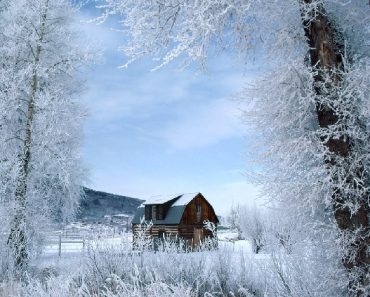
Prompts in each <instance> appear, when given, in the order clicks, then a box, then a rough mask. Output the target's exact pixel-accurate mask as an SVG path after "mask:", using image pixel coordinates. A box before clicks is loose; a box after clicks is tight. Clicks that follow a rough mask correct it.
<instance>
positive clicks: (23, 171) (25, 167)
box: [8, 0, 49, 275]
mask: <svg viewBox="0 0 370 297" xmlns="http://www.w3.org/2000/svg"><path fill="white" fill-rule="evenodd" d="M48 6H49V0H45V10H44V12H43V14H42V16H41V20H40V24H39V29H40V31H39V40H38V41H37V46H36V50H35V55H34V58H35V59H34V70H33V73H32V77H31V90H30V97H29V100H28V106H27V118H26V126H25V135H24V140H23V147H22V151H21V153H20V155H19V172H18V176H17V179H16V189H15V202H16V210H15V214H14V218H13V223H12V227H11V230H10V234H9V237H8V245H9V247H10V249H11V251H12V254H13V258H14V266H15V270H16V271H15V272H16V274H17V275H22V274H23V272H24V271H25V270H26V269H27V266H28V259H29V251H28V240H27V232H26V231H27V220H26V212H27V182H28V176H29V170H30V169H29V168H30V162H31V146H32V125H33V118H34V113H35V111H34V108H35V100H36V95H37V89H38V75H37V67H38V65H39V62H40V55H41V51H42V48H41V45H42V43H43V41H44V35H45V26H46V15H47V11H48Z"/></svg>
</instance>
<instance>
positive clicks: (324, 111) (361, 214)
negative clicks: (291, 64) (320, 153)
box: [301, 0, 370, 296]
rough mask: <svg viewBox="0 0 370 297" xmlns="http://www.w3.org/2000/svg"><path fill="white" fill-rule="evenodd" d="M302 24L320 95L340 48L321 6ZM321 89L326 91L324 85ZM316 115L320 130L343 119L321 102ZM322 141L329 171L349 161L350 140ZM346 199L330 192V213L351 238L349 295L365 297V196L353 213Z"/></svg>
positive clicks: (338, 65) (336, 78)
mask: <svg viewBox="0 0 370 297" xmlns="http://www.w3.org/2000/svg"><path fill="white" fill-rule="evenodd" d="M301 1H302V2H301V3H302V5H307V4H310V3H311V2H312V0H301ZM303 25H304V31H305V35H306V38H307V43H308V46H309V48H310V50H309V55H310V62H311V66H313V67H315V68H316V69H317V74H316V76H315V77H314V79H315V83H318V84H316V85H315V91H316V93H317V95H318V96H320V95H324V94H323V90H322V88H320V87H319V85H320V83H322V82H323V81H324V78H323V77H324V75H329V76H330V78H331V81H332V84H333V87H334V86H335V85H336V84H339V83H340V81H341V79H342V78H341V77H340V75H338V72H337V71H336V70H343V56H342V54H344V53H343V46H342V44H340V41H338V35H339V34H338V32H336V31H335V29H334V27H333V26H332V24H331V22H330V20H329V18H328V16H327V15H326V11H325V9H324V7H322V6H320V7H319V10H318V11H317V10H316V12H315V14H314V13H313V14H312V19H311V21H307V20H305V19H303ZM325 87H326V88H328V86H327V85H326V86H325ZM329 89H330V86H329ZM330 95H333V94H330ZM332 97H333V98H332V99H333V100H335V99H336V97H335V95H334V96H332ZM316 112H317V117H318V123H319V126H320V128H324V129H325V128H329V127H330V126H331V125H336V124H338V123H339V121H343V120H344V119H341V118H340V117H339V115H338V114H337V113H336V111H335V110H334V109H333V108H331V107H330V106H325V105H323V104H322V103H321V102H316ZM322 141H323V143H324V145H325V146H326V147H327V148H328V150H329V153H328V156H327V158H326V160H325V162H326V166H328V168H329V169H330V168H331V167H333V166H339V165H338V164H337V162H336V160H338V158H339V159H341V160H344V161H346V160H347V163H349V162H350V160H349V157H350V156H351V153H352V152H351V150H352V144H353V141H354V140H353V139H350V138H349V137H348V136H342V137H340V138H339V139H338V138H333V137H332V138H329V139H326V140H324V139H322ZM344 163H345V162H344ZM366 176H368V172H367V171H366V170H365V169H364V166H358V168H356V169H355V171H354V174H353V175H352V177H350V178H348V176H347V177H345V176H343V178H344V179H346V182H348V184H350V185H351V187H352V188H353V190H354V191H356V190H358V188H359V187H360V186H361V184H360V185H359V184H358V183H357V184H356V183H355V182H354V178H355V177H356V178H357V179H360V183H362V185H366V183H367V181H366V180H365V179H366V178H367V177H366ZM332 179H333V180H334V181H335V180H336V177H335V176H332ZM352 198H353V197H352ZM350 199H351V197H348V194H345V193H343V192H342V191H341V190H340V189H334V190H333V196H332V200H333V201H332V202H333V211H334V216H335V220H336V223H337V226H338V229H339V230H340V232H341V233H344V234H350V236H354V237H355V240H353V241H352V244H351V246H350V249H351V252H352V255H354V257H353V258H352V259H350V258H349V256H348V255H344V256H343V259H342V262H343V265H344V266H345V268H346V270H347V272H348V274H349V275H350V276H351V275H355V277H354V278H352V277H350V281H349V290H350V292H351V294H353V295H354V296H369V293H368V292H364V291H363V289H364V288H366V287H367V286H369V279H368V274H369V273H370V271H369V266H370V253H369V252H368V248H369V246H370V234H369V232H370V228H369V206H368V193H367V194H366V195H364V197H358V200H359V201H358V203H359V204H360V207H359V208H358V210H357V211H356V212H354V213H353V212H351V210H350V209H349V207H348V206H344V205H345V203H346V202H348V201H350ZM357 231H359V232H357ZM352 238H353V237H352Z"/></svg>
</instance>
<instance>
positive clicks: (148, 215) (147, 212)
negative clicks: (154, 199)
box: [145, 205, 151, 221]
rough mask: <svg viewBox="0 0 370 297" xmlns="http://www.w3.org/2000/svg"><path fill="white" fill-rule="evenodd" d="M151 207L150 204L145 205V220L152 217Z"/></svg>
mask: <svg viewBox="0 0 370 297" xmlns="http://www.w3.org/2000/svg"><path fill="white" fill-rule="evenodd" d="M150 215H151V207H150V205H145V220H147V221H149V220H150V219H151V216H150Z"/></svg>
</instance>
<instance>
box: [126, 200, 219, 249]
mask: <svg viewBox="0 0 370 297" xmlns="http://www.w3.org/2000/svg"><path fill="white" fill-rule="evenodd" d="M143 218H144V220H145V221H147V222H148V221H152V223H153V226H152V227H151V229H150V231H149V232H150V235H151V236H152V237H153V238H154V239H156V238H158V239H160V238H163V237H164V236H170V237H177V238H182V239H185V240H186V241H187V243H188V244H191V245H192V246H197V245H198V244H199V243H200V241H202V240H203V239H204V238H206V237H213V233H212V232H211V231H210V230H208V229H206V228H204V221H206V220H208V221H210V222H212V223H214V224H215V225H216V226H217V224H218V218H217V216H216V213H215V211H214V209H213V207H212V205H211V204H210V203H209V202H208V201H207V200H206V199H205V198H204V196H203V195H202V194H201V193H191V194H181V195H176V196H170V197H163V196H157V197H154V198H152V199H150V200H147V201H145V202H144V203H143V204H141V205H140V206H139V207H138V209H137V211H136V214H135V216H134V218H133V220H132V231H133V234H134V236H135V233H137V232H138V231H139V230H140V224H141V220H142V219H143Z"/></svg>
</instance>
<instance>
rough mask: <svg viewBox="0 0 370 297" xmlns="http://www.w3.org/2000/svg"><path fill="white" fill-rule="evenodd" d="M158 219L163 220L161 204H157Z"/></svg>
mask: <svg viewBox="0 0 370 297" xmlns="http://www.w3.org/2000/svg"><path fill="white" fill-rule="evenodd" d="M158 220H163V205H158Z"/></svg>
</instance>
